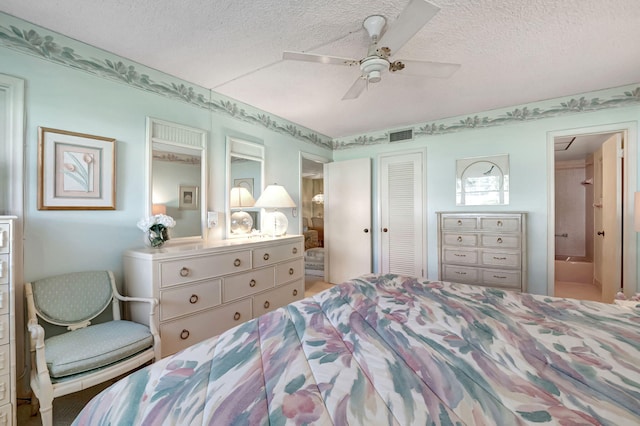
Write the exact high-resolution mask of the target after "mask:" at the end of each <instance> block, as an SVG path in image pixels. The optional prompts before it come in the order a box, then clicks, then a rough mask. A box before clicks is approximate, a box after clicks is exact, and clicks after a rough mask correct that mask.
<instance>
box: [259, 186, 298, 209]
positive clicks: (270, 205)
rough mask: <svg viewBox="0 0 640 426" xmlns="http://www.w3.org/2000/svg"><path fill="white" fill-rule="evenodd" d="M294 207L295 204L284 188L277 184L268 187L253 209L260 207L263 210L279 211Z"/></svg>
mask: <svg viewBox="0 0 640 426" xmlns="http://www.w3.org/2000/svg"><path fill="white" fill-rule="evenodd" d="M295 206H296V203H294V202H293V199H292V198H291V196H290V195H289V193H287V190H286V189H284V186H281V185H277V184H273V185H268V186H267V187H266V188H265V189H264V191H262V195H260V197H259V198H258V201H256V203H255V204H254V207H262V208H264V209H281V208H285V207H295Z"/></svg>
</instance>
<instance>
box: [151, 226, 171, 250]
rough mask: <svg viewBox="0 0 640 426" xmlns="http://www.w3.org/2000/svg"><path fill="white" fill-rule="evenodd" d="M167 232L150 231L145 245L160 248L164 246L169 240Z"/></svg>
mask: <svg viewBox="0 0 640 426" xmlns="http://www.w3.org/2000/svg"><path fill="white" fill-rule="evenodd" d="M168 239H169V238H168V235H167V233H166V230H162V231H154V230H152V229H149V230H148V231H147V232H146V235H145V244H146V245H147V246H148V247H153V248H160V247H162V246H164V243H165V242H166V241H167V240H168Z"/></svg>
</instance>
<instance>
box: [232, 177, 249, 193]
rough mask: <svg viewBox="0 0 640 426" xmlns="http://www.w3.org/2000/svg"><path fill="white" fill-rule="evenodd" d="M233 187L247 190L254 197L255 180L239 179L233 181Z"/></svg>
mask: <svg viewBox="0 0 640 426" xmlns="http://www.w3.org/2000/svg"><path fill="white" fill-rule="evenodd" d="M233 186H236V187H238V186H239V187H240V188H246V189H247V191H249V194H251V196H252V197H253V196H254V194H253V178H238V179H234V180H233Z"/></svg>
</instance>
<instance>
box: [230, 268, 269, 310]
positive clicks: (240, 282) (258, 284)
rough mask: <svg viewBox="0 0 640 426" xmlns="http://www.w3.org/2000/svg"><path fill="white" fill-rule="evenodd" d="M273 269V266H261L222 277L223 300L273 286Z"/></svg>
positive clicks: (233, 298)
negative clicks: (260, 267)
mask: <svg viewBox="0 0 640 426" xmlns="http://www.w3.org/2000/svg"><path fill="white" fill-rule="evenodd" d="M274 285H275V271H274V269H273V267H270V268H262V269H257V270H253V271H249V272H243V273H242V274H237V275H231V276H228V277H225V278H224V284H223V285H222V297H223V298H224V301H225V302H229V301H231V300H235V299H239V298H241V297H245V296H248V295H251V294H255V293H259V292H261V291H264V290H267V289H269V288H273V286H274Z"/></svg>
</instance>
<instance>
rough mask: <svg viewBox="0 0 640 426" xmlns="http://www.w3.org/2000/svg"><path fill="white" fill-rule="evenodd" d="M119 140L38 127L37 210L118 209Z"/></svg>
mask: <svg viewBox="0 0 640 426" xmlns="http://www.w3.org/2000/svg"><path fill="white" fill-rule="evenodd" d="M115 170H116V140H115V139H114V138H108V137H103V136H95V135H89V134H86V133H77V132H71V131H68V130H60V129H52V128H49V127H38V210H115V209H116V174H115Z"/></svg>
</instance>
